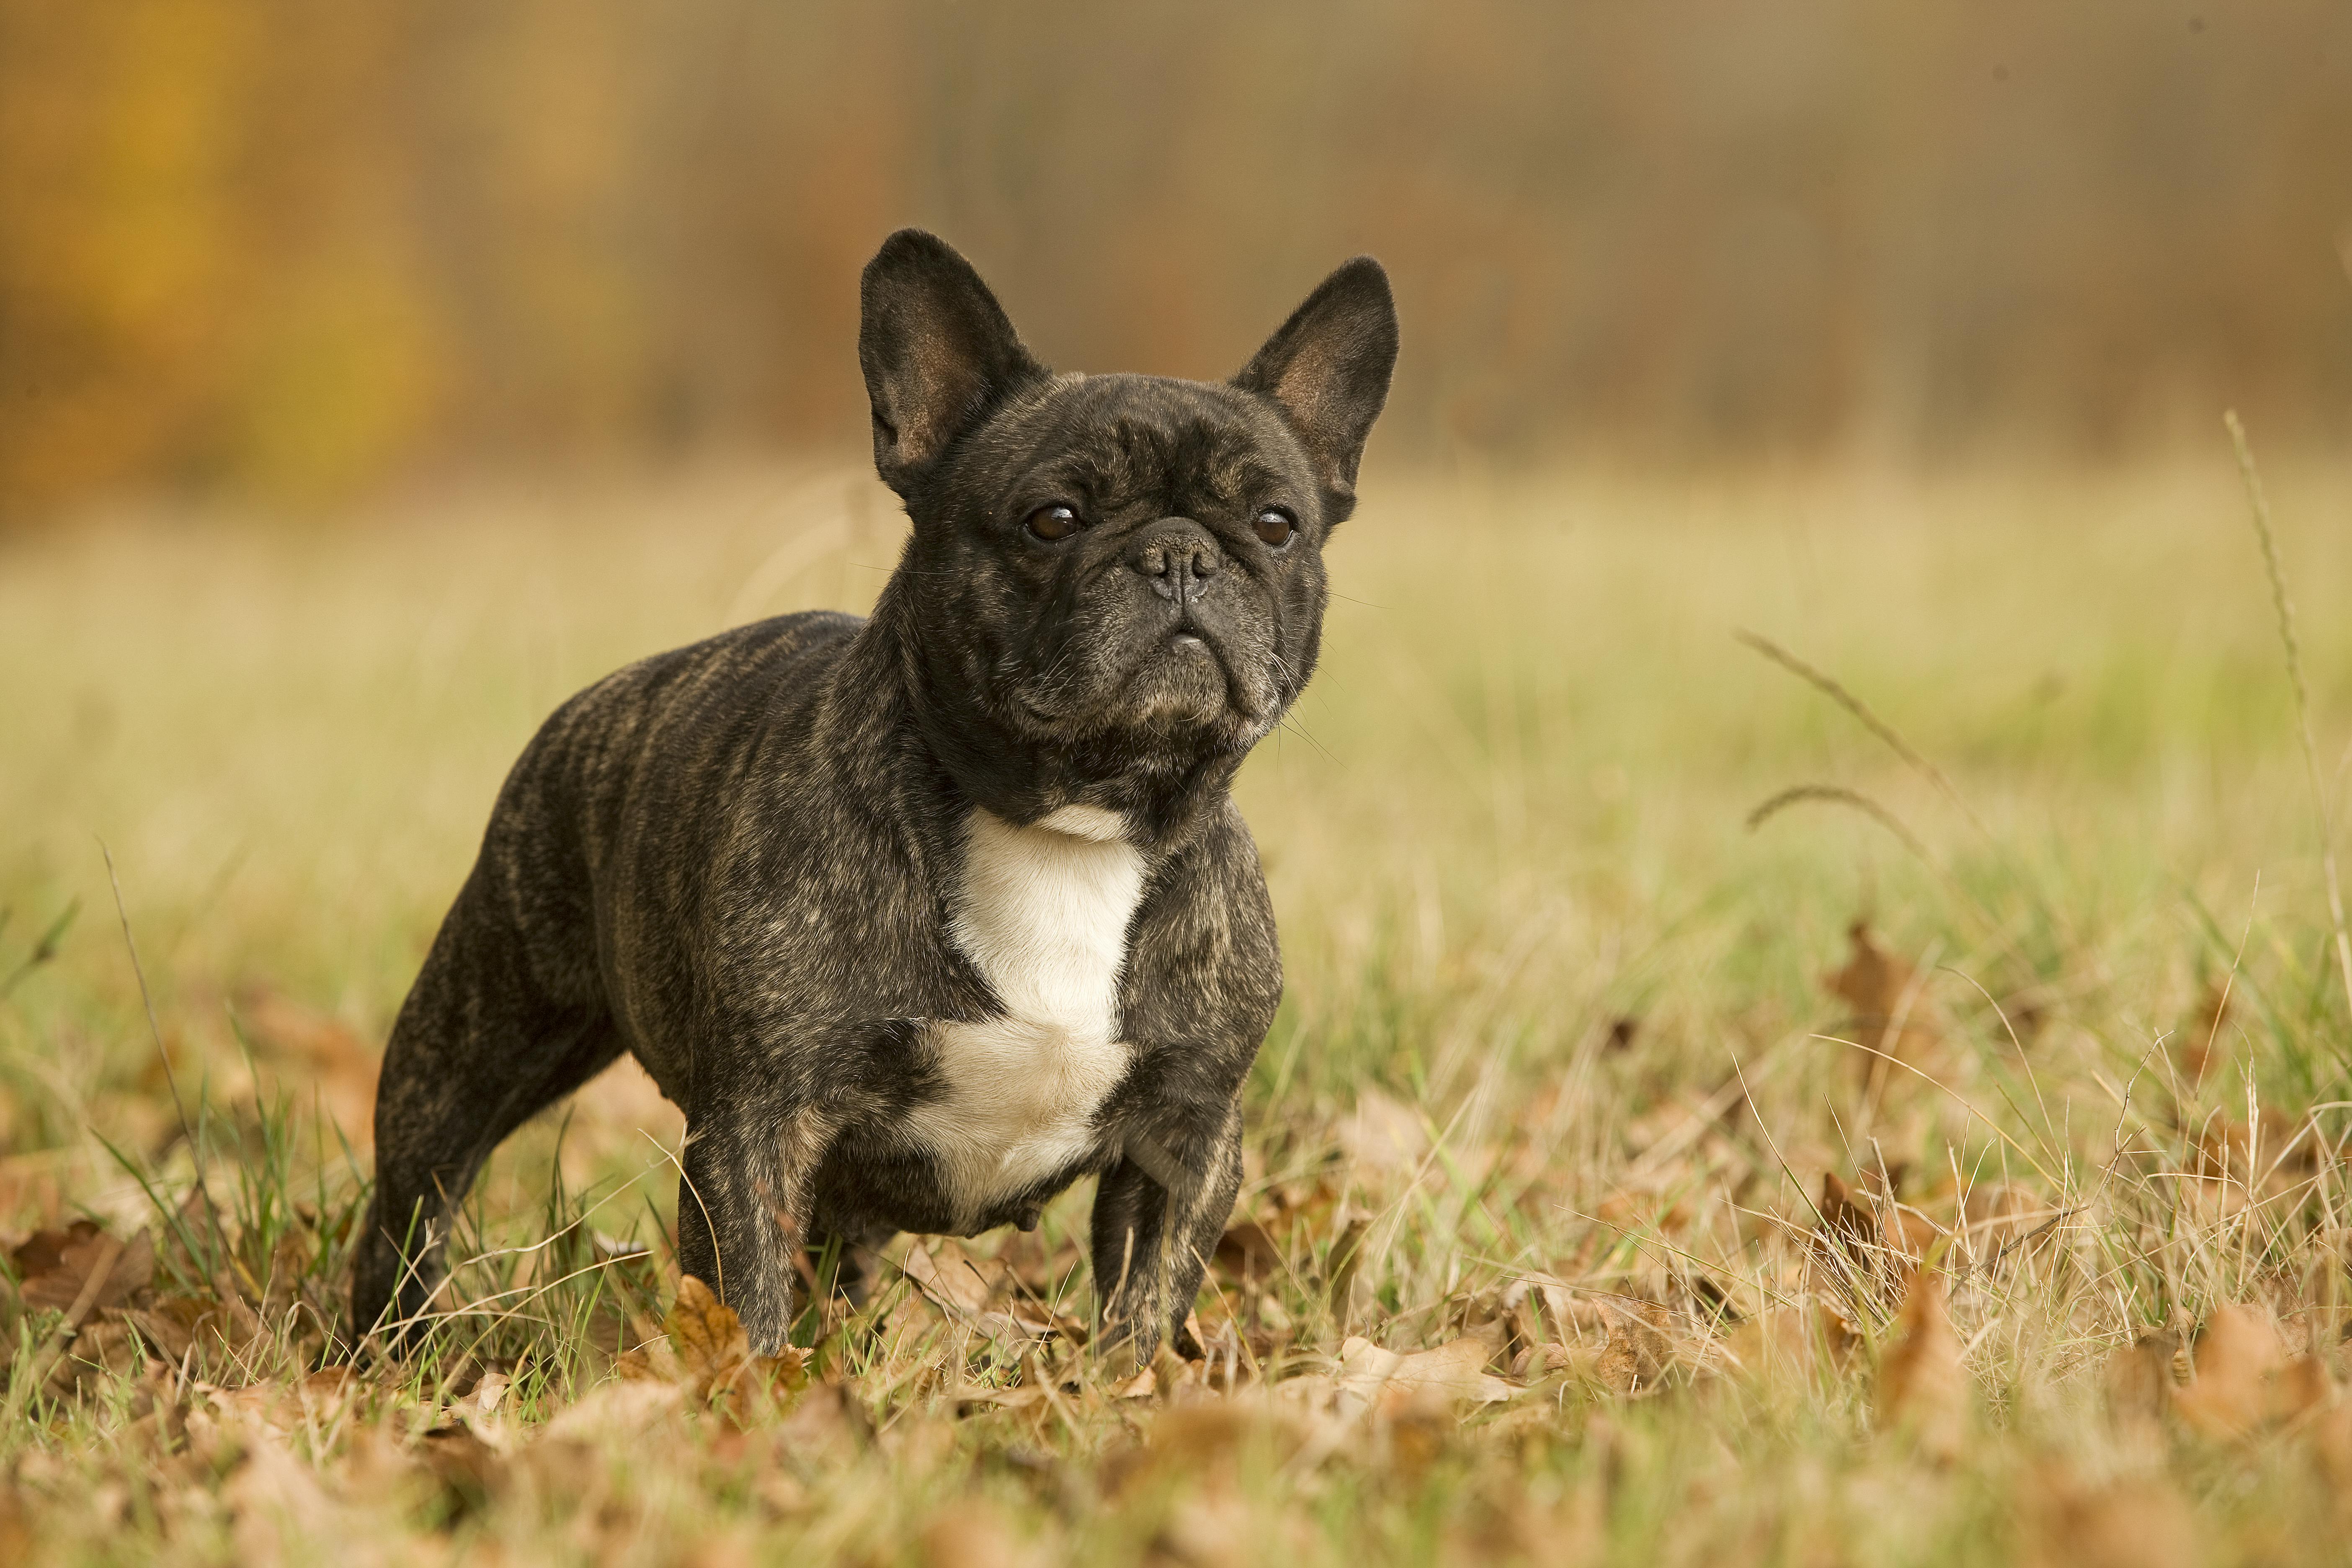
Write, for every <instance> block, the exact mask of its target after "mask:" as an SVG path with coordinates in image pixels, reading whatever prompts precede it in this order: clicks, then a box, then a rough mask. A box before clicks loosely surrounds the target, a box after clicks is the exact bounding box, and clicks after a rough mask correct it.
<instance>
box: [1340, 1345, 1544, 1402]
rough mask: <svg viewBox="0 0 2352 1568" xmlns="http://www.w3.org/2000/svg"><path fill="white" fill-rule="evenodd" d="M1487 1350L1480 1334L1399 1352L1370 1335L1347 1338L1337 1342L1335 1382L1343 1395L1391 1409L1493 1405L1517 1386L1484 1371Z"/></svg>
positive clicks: (1512, 1393) (1507, 1395) (1487, 1347)
mask: <svg viewBox="0 0 2352 1568" xmlns="http://www.w3.org/2000/svg"><path fill="white" fill-rule="evenodd" d="M1491 1353H1492V1348H1491V1347H1490V1346H1488V1345H1487V1344H1486V1342H1485V1341H1483V1340H1478V1339H1469V1338H1465V1339H1459V1340H1455V1341H1454V1342H1451V1343H1450V1344H1444V1345H1440V1346H1439V1347H1437V1349H1435V1350H1430V1351H1415V1352H1412V1353H1411V1354H1408V1355H1400V1354H1398V1353H1397V1352H1394V1351H1388V1350H1382V1349H1381V1347H1380V1346H1378V1345H1376V1344H1374V1343H1372V1342H1371V1341H1370V1340H1366V1339H1353V1338H1351V1339H1349V1340H1348V1341H1347V1342H1345V1343H1343V1344H1342V1345H1340V1347H1339V1389H1340V1392H1341V1393H1342V1394H1349V1395H1352V1396H1354V1397H1355V1398H1357V1399H1360V1400H1362V1401H1365V1402H1367V1403H1370V1404H1375V1405H1378V1406H1379V1408H1380V1409H1381V1411H1382V1412H1384V1413H1389V1414H1394V1413H1397V1412H1399V1411H1401V1410H1402V1409H1405V1408H1407V1407H1410V1406H1412V1405H1416V1404H1423V1403H1428V1404H1437V1405H1444V1404H1452V1403H1475V1404H1481V1405H1484V1404H1492V1403H1494V1402H1496V1401H1497V1400H1504V1399H1508V1398H1510V1397H1512V1396H1513V1395H1514V1394H1517V1393H1518V1392H1519V1390H1518V1389H1517V1388H1516V1387H1514V1386H1512V1385H1511V1384H1507V1383H1505V1382H1504V1381H1503V1380H1502V1379H1501V1378H1499V1377H1494V1376H1490V1375H1488V1373H1487V1372H1486V1358H1487V1356H1488V1355H1489V1354H1491Z"/></svg>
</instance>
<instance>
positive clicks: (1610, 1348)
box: [1593, 1301, 1675, 1394]
mask: <svg viewBox="0 0 2352 1568" xmlns="http://www.w3.org/2000/svg"><path fill="white" fill-rule="evenodd" d="M1672 1325H1673V1320H1672V1319H1671V1318H1669V1317H1668V1316H1667V1314H1666V1310H1665V1308H1664V1307H1662V1306H1660V1305H1659V1304H1658V1303H1656V1302H1655V1301H1645V1302H1643V1303H1642V1305H1641V1306H1640V1307H1639V1308H1638V1309H1633V1308H1630V1307H1625V1306H1622V1305H1621V1306H1620V1307H1619V1309H1618V1312H1617V1316H1616V1321H1614V1322H1612V1324H1611V1325H1610V1327H1609V1342H1608V1343H1606V1344H1604V1345H1603V1346H1601V1359H1600V1361H1599V1362H1598V1363H1595V1365H1594V1367H1593V1376H1594V1377H1595V1379H1596V1380H1598V1381H1599V1382H1600V1383H1601V1385H1602V1386H1603V1387H1606V1388H1608V1389H1611V1390H1612V1391H1614V1392H1615V1393H1618V1394H1637V1393H1641V1392H1643V1391H1646V1390H1650V1389H1654V1388H1656V1387H1657V1386H1658V1384H1659V1383H1660V1382H1662V1381H1663V1380H1664V1377H1665V1374H1666V1368H1667V1367H1668V1366H1670V1365H1672V1364H1673V1363H1674V1355H1675V1352H1674V1346H1673V1344H1672V1343H1671V1342H1669V1341H1668V1340H1667V1338H1666V1334H1667V1331H1668V1330H1669V1329H1670V1328H1671V1327H1672Z"/></svg>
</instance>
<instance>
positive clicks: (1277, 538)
mask: <svg viewBox="0 0 2352 1568" xmlns="http://www.w3.org/2000/svg"><path fill="white" fill-rule="evenodd" d="M1253 526H1255V528H1256V530H1257V536H1258V537H1259V538H1260V539H1263V540H1265V542H1267V543H1268V544H1271V545H1273V546H1274V547H1275V548H1276V550H1279V549H1281V548H1282V547H1283V546H1284V545H1286V544H1287V543H1289V542H1290V536H1291V535H1292V534H1294V533H1296V532H1297V531H1298V520H1297V518H1295V517H1293V516H1291V515H1290V514H1289V513H1288V512H1286V511H1285V510H1282V509H1281V508H1280V507H1278V506H1270V507H1268V508H1266V509H1265V510H1264V511H1262V512H1260V513H1258V514H1257V521H1256V522H1255V524H1254V525H1253Z"/></svg>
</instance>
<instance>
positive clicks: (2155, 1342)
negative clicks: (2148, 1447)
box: [2107, 1329, 2180, 1430]
mask: <svg viewBox="0 0 2352 1568" xmlns="http://www.w3.org/2000/svg"><path fill="white" fill-rule="evenodd" d="M2179 1349H2180V1336H2179V1334H2177V1333H2175V1332H2174V1331H2171V1330H2169V1329H2157V1330H2151V1331H2148V1332H2147V1333H2144V1334H2142V1335H2140V1336H2139V1338H2138V1339H2137V1340H2135V1341H2134V1342H2132V1343H2130V1344H2128V1345H2126V1346H2125V1347H2124V1348H2123V1349H2121V1350H2119V1351H2117V1352H2115V1353H2114V1354H2113V1355H2110V1356H2109V1357H2107V1414H2108V1415H2109V1416H2110V1417H2111V1418H2113V1420H2114V1421H2115V1423H2116V1426H2118V1427H2120V1428H2125V1429H2138V1430H2145V1429H2146V1428H2147V1426H2151V1425H2153V1424H2154V1423H2156V1422H2158V1421H2161V1420H2162V1419H2163V1417H2164V1413H2165V1412H2166V1411H2168V1410H2169V1409H2171V1408H2172V1388H2173V1384H2172V1362H2173V1357H2174V1356H2175V1355H2176V1354H2178V1353H2179Z"/></svg>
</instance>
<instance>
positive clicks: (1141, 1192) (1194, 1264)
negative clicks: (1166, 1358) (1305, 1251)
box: [1092, 1100, 1242, 1365]
mask: <svg viewBox="0 0 2352 1568" xmlns="http://www.w3.org/2000/svg"><path fill="white" fill-rule="evenodd" d="M1241 1184H1242V1112H1241V1103H1240V1101H1239V1100H1234V1103H1233V1104H1231V1105H1230V1106H1228V1107H1227V1108H1226V1110H1225V1115H1224V1118H1223V1121H1222V1122H1220V1123H1218V1124H1216V1125H1215V1127H1214V1130H1213V1131H1210V1132H1207V1133H1205V1134H1199V1135H1195V1136H1192V1137H1181V1136H1179V1137H1160V1136H1154V1135H1152V1134H1150V1133H1139V1134H1137V1135H1135V1136H1133V1137H1131V1138H1129V1141H1128V1145H1127V1152H1126V1154H1125V1156H1124V1157H1123V1158H1121V1159H1120V1160H1119V1162H1118V1163H1117V1164H1116V1165H1113V1166H1112V1167H1111V1168H1110V1169H1109V1170H1108V1171H1106V1172H1104V1173H1103V1175H1102V1181H1101V1183H1100V1184H1099V1185H1098V1186H1097V1188H1096V1190H1095V1209H1094V1237H1093V1248H1092V1250H1093V1253H1094V1273H1095V1299H1096V1300H1097V1303H1098V1310H1097V1320H1098V1321H1099V1325H1100V1328H1099V1335H1100V1342H1101V1343H1102V1345H1103V1346H1104V1347H1105V1348H1106V1349H1120V1348H1121V1347H1123V1348H1124V1352H1125V1353H1126V1354H1128V1355H1129V1356H1131V1357H1132V1358H1133V1359H1134V1361H1135V1362H1136V1363H1137V1364H1139V1365H1141V1364H1145V1363H1150V1360H1151V1357H1152V1355H1153V1353H1154V1352H1156V1351H1158V1350H1159V1348H1160V1339H1161V1336H1162V1335H1163V1334H1164V1335H1166V1336H1168V1337H1169V1339H1170V1340H1171V1342H1172V1343H1173V1344H1174V1346H1175V1348H1176V1349H1177V1351H1178V1352H1181V1353H1182V1354H1184V1355H1187V1356H1194V1357H1197V1356H1198V1355H1199V1354H1200V1353H1201V1351H1200V1346H1199V1345H1198V1344H1197V1343H1195V1342H1193V1340H1192V1333H1191V1331H1189V1330H1188V1329H1187V1328H1186V1327H1185V1322H1184V1320H1185V1319H1186V1318H1187V1317H1188V1316H1189V1315H1190V1314H1191V1312H1192V1299H1193V1297H1195V1296H1197V1295H1198V1294H1200V1290H1201V1278H1202V1275H1203V1274H1204V1273H1205V1272H1206V1271H1207V1269H1208V1267H1209V1258H1210V1256H1211V1255H1212V1254H1213V1253H1214V1252H1215V1251H1216V1249H1217V1239H1218V1237H1221V1236H1223V1234H1224V1228H1225V1221H1226V1220H1227V1219H1229V1218H1230V1217H1232V1215H1233V1212H1234V1194H1237V1193H1239V1192H1240V1191H1241Z"/></svg>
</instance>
